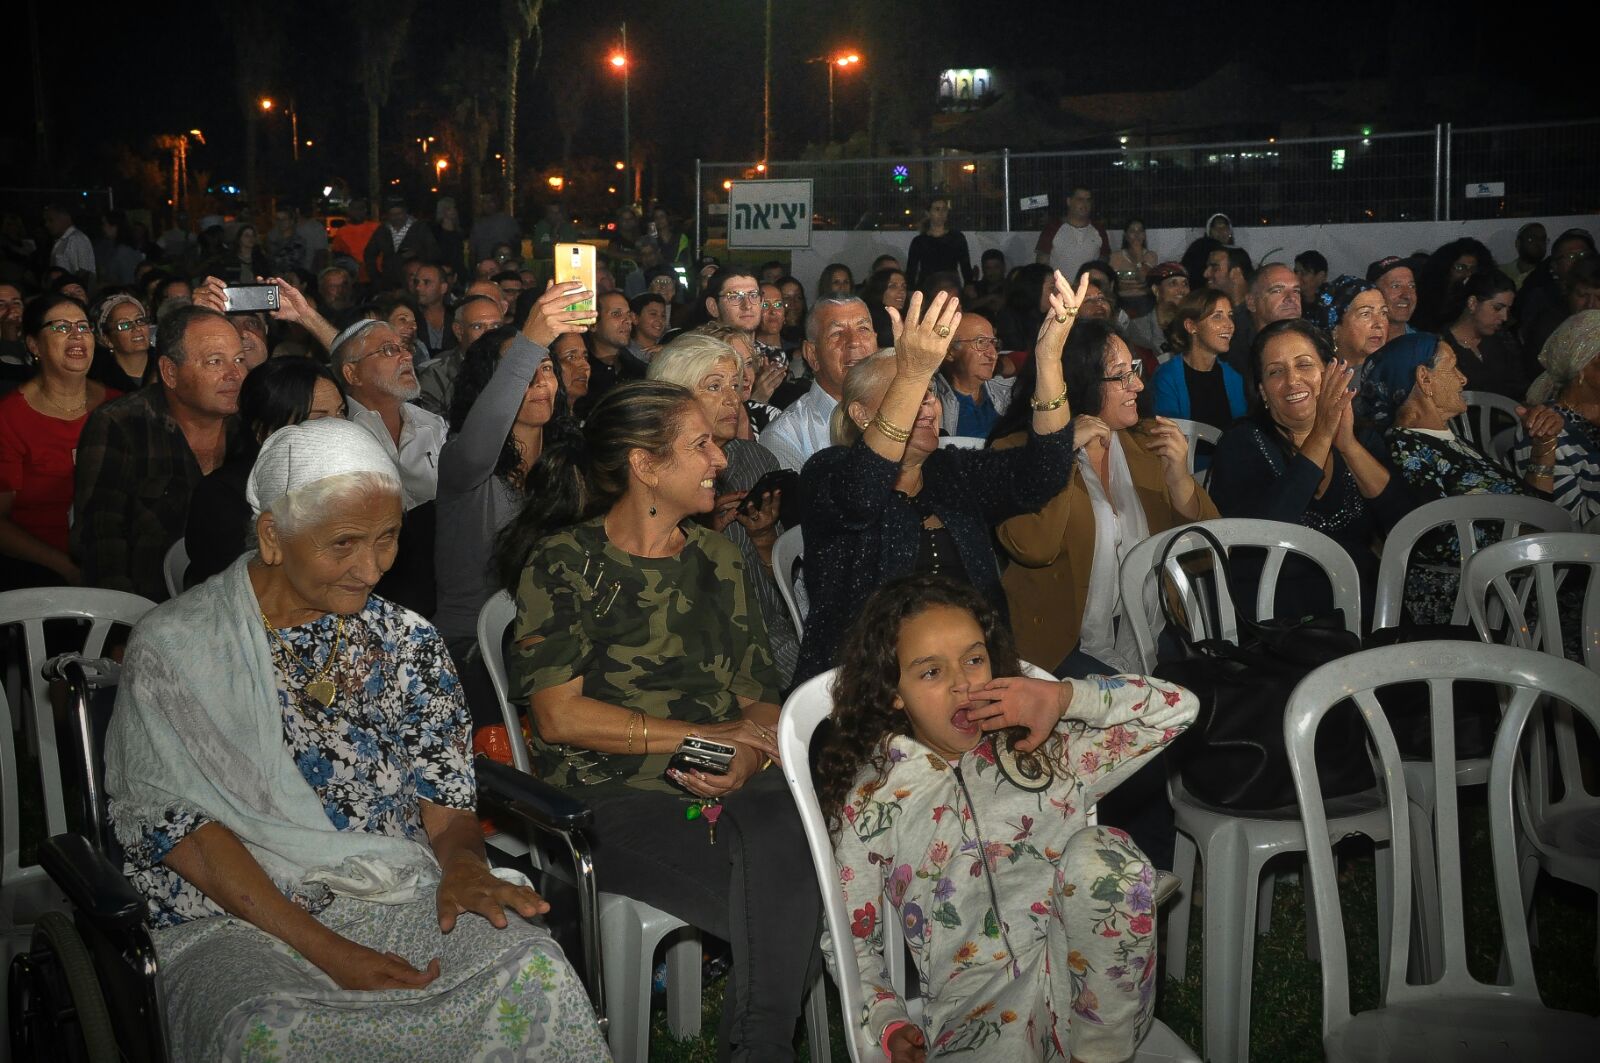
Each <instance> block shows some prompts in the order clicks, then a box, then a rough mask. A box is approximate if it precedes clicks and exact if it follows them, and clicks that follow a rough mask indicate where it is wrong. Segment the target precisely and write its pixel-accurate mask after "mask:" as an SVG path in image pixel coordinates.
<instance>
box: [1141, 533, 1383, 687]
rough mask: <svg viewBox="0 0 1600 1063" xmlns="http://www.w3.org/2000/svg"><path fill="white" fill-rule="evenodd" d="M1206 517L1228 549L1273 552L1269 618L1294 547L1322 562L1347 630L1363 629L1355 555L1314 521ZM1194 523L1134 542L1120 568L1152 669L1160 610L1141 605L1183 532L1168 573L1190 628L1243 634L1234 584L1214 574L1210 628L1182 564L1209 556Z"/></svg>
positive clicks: (1260, 604)
mask: <svg viewBox="0 0 1600 1063" xmlns="http://www.w3.org/2000/svg"><path fill="white" fill-rule="evenodd" d="M1202 524H1203V526H1204V528H1205V530H1206V531H1208V532H1210V533H1211V534H1212V535H1214V536H1216V537H1217V539H1218V541H1220V542H1221V543H1222V545H1223V547H1224V548H1225V549H1226V550H1227V551H1228V552H1229V553H1230V554H1231V553H1232V552H1233V551H1234V550H1235V549H1237V548H1239V547H1247V548H1249V547H1254V548H1257V549H1265V550H1266V551H1267V559H1266V562H1265V563H1264V564H1263V565H1262V567H1261V580H1260V583H1259V584H1258V586H1257V588H1256V603H1255V615H1256V618H1257V619H1259V620H1266V619H1269V618H1271V617H1272V616H1273V615H1274V613H1275V599H1276V597H1277V590H1278V576H1279V574H1280V573H1281V572H1282V571H1283V563H1284V561H1285V560H1286V559H1287V558H1288V556H1289V555H1290V554H1295V555H1297V556H1300V557H1305V558H1308V559H1310V560H1311V561H1314V562H1316V563H1317V565H1319V566H1320V567H1321V568H1322V571H1323V574H1324V575H1325V576H1326V577H1327V579H1328V584H1329V586H1330V587H1332V589H1333V604H1334V607H1335V608H1337V609H1339V610H1341V611H1343V613H1344V623H1345V627H1346V629H1348V630H1349V631H1350V632H1351V633H1352V634H1354V635H1356V636H1358V637H1359V636H1360V634H1361V576H1360V573H1358V572H1357V571H1356V565H1355V562H1354V561H1352V560H1351V559H1350V555H1349V554H1347V553H1345V550H1344V547H1342V546H1340V545H1339V544H1338V543H1336V542H1334V541H1333V540H1332V539H1330V538H1328V537H1327V536H1326V535H1323V534H1322V533H1321V532H1319V531H1316V530H1315V529H1313V528H1307V527H1303V526H1302V525H1299V524H1285V523H1283V522H1281V521H1275V520H1248V519H1245V518H1243V517H1221V518H1218V519H1216V520H1208V521H1204V522H1202ZM1192 527H1194V525H1184V526H1183V527H1181V528H1172V529H1169V530H1167V531H1164V532H1160V533H1158V534H1156V535H1152V536H1150V537H1149V538H1147V539H1144V540H1143V541H1142V542H1139V543H1137V544H1135V545H1134V547H1133V549H1132V550H1130V551H1128V556H1127V557H1125V558H1123V560H1122V567H1121V569H1120V570H1119V572H1118V576H1117V579H1118V584H1119V586H1120V590H1121V592H1122V601H1123V614H1122V615H1123V619H1124V620H1125V621H1126V622H1128V623H1131V624H1132V625H1133V636H1134V641H1136V642H1137V643H1138V645H1139V656H1140V657H1141V658H1142V660H1143V662H1144V670H1145V671H1147V672H1148V671H1150V670H1151V669H1153V668H1155V666H1156V633H1157V630H1158V625H1159V624H1160V623H1161V622H1162V617H1161V613H1160V611H1159V609H1158V610H1157V611H1156V613H1155V614H1154V615H1150V614H1147V613H1146V612H1145V610H1144V608H1143V603H1144V600H1145V597H1144V595H1145V589H1146V587H1147V585H1148V584H1149V583H1150V582H1151V581H1157V586H1156V590H1157V593H1162V592H1163V588H1162V587H1161V584H1160V582H1159V581H1160V577H1161V572H1160V571H1159V570H1158V569H1157V567H1156V565H1157V562H1158V561H1159V559H1160V557H1161V554H1162V551H1164V550H1166V548H1167V544H1168V543H1169V542H1171V541H1172V539H1174V538H1175V537H1177V536H1183V537H1184V539H1183V541H1182V542H1180V543H1178V545H1177V546H1176V547H1174V548H1173V552H1172V554H1171V555H1170V556H1169V557H1168V558H1167V564H1166V573H1167V575H1168V576H1170V577H1171V578H1172V581H1173V584H1174V585H1175V586H1176V587H1177V588H1178V591H1179V594H1180V597H1181V600H1182V602H1183V607H1184V611H1185V614H1186V616H1187V618H1188V620H1189V623H1190V633H1191V634H1192V635H1194V636H1196V637H1205V638H1221V639H1226V640H1227V641H1229V642H1238V641H1239V625H1238V617H1237V613H1236V612H1235V609H1234V604H1233V600H1232V598H1231V597H1230V596H1229V594H1228V589H1227V588H1226V587H1224V586H1222V585H1221V581H1216V586H1215V588H1214V590H1215V593H1216V610H1217V620H1218V629H1217V630H1215V631H1212V630H1210V629H1209V627H1210V624H1209V617H1208V611H1207V609H1206V608H1205V602H1204V600H1203V599H1202V597H1201V595H1200V593H1199V589H1198V588H1197V586H1196V585H1195V583H1194V582H1193V581H1192V580H1191V579H1190V578H1189V575H1188V573H1187V572H1185V570H1184V568H1183V565H1182V560H1183V556H1184V555H1185V554H1189V553H1193V552H1195V551H1199V550H1203V551H1206V552H1207V554H1208V556H1209V553H1210V550H1211V545H1210V544H1209V543H1207V542H1206V541H1205V539H1203V538H1201V537H1200V536H1199V535H1197V534H1194V533H1193V532H1191V531H1190V529H1191V528H1192ZM1129 603H1132V605H1130V604H1129Z"/></svg>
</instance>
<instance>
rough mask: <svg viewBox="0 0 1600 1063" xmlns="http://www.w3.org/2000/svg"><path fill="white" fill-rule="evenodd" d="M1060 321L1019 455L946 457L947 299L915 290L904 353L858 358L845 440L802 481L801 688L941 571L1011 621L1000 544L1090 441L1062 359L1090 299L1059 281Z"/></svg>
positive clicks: (1053, 300) (846, 408)
mask: <svg viewBox="0 0 1600 1063" xmlns="http://www.w3.org/2000/svg"><path fill="white" fill-rule="evenodd" d="M1053 285H1054V289H1053V291H1051V293H1050V295H1049V312H1048V313H1047V314H1046V315H1045V319H1044V323H1043V325H1042V326H1041V328H1040V330H1039V338H1038V341H1037V343H1036V344H1035V349H1034V359H1033V365H1034V395H1035V396H1036V398H1035V399H1034V400H1033V404H1032V408H1033V418H1032V423H1031V424H1030V426H1029V430H1028V436H1027V441H1026V445H1024V446H1021V447H1018V448H1016V449H1014V450H1010V451H1003V452H1002V451H993V450H966V449H956V448H951V449H941V448H940V447H939V423H940V408H939V400H938V398H937V397H936V396H935V394H934V392H933V390H932V387H931V384H932V380H933V376H934V374H935V373H937V372H938V371H939V367H940V366H941V365H942V364H943V363H944V360H945V356H946V354H947V352H948V351H949V348H950V341H951V336H952V335H953V333H954V332H955V329H956V326H957V325H959V324H960V322H961V311H960V308H959V306H958V305H957V303H956V301H955V300H954V299H950V298H949V297H947V296H946V295H944V294H943V293H940V294H938V295H935V296H934V297H933V299H932V301H931V302H929V303H928V304H926V306H925V305H924V303H923V299H922V295H921V293H920V292H918V293H913V294H912V296H911V302H910V305H909V306H908V308H907V310H906V317H905V321H904V322H903V323H902V322H901V320H900V316H899V314H898V313H894V312H893V311H891V316H892V318H893V321H894V331H895V346H894V350H893V351H892V352H891V351H879V352H878V353H877V354H874V355H872V356H871V357H869V358H867V359H865V360H863V361H861V362H859V363H857V364H856V365H855V366H854V367H853V368H852V369H851V370H850V372H849V374H848V375H847V376H846V377H845V382H844V394H843V397H842V398H841V400H840V402H839V405H838V407H837V409H835V411H834V414H833V423H832V425H831V426H830V431H831V435H832V439H833V443H834V445H833V446H832V447H829V448H828V449H827V450H824V451H821V452H819V453H817V454H815V455H813V456H812V458H811V460H810V461H808V462H807V463H806V466H805V469H804V470H803V471H802V473H801V491H802V494H803V498H804V505H805V508H804V512H805V514H806V518H805V529H806V531H805V535H806V570H805V571H806V576H805V580H806V590H807V594H808V597H809V599H810V602H811V613H810V615H809V617H808V618H807V622H806V628H805V635H804V638H803V640H802V642H801V645H800V663H799V666H798V667H797V668H796V670H795V682H797V683H798V682H801V681H803V680H805V679H808V678H810V677H811V676H813V675H816V674H817V673H819V672H822V671H825V670H827V669H828V668H830V667H832V666H833V665H834V663H835V655H836V652H837V648H838V645H839V640H840V639H841V638H842V637H843V635H844V631H845V628H846V627H847V626H848V623H849V620H850V617H851V616H853V615H854V613H855V612H856V610H857V608H858V607H859V605H860V603H861V602H862V601H864V600H865V599H866V598H867V596H868V595H869V594H871V593H872V592H873V591H874V590H876V589H877V588H878V587H879V586H881V585H882V584H883V583H884V582H885V581H887V580H890V579H893V578H894V577H896V576H903V575H907V574H909V573H912V572H942V573H944V574H945V575H948V576H953V577H955V578H957V579H961V580H965V581H967V582H969V583H971V584H972V585H973V587H975V588H976V589H977V590H978V591H979V593H981V594H982V595H983V596H984V598H985V600H987V601H988V602H989V603H990V604H992V605H993V606H994V607H995V608H996V609H999V610H1001V611H1002V612H1004V610H1005V596H1004V594H1003V593H1002V591H1001V588H1000V570H999V566H998V564H997V563H996V560H995V556H994V549H993V547H992V546H991V542H992V536H993V529H994V527H995V526H996V525H998V524H999V523H1000V522H1002V521H1004V520H1007V519H1009V518H1011V517H1014V516H1016V515H1018V514H1022V513H1031V512H1035V511H1037V510H1038V509H1040V508H1041V507H1042V506H1044V505H1045V503H1047V502H1048V501H1049V500H1050V499H1051V498H1053V497H1054V496H1055V495H1057V494H1059V493H1060V492H1061V490H1062V489H1063V488H1065V487H1066V486H1067V480H1068V478H1069V477H1070V476H1071V473H1072V453H1073V450H1074V449H1075V448H1076V446H1077V442H1078V441H1076V440H1075V439H1074V438H1073V436H1074V433H1073V432H1072V431H1070V430H1069V428H1068V425H1069V422H1070V420H1071V417H1072V409H1071V407H1070V406H1069V405H1068V402H1067V387H1066V383H1065V382H1064V380H1063V377H1062V373H1061V351H1062V348H1063V347H1064V346H1065V345H1066V342H1067V336H1068V334H1069V333H1070V332H1071V331H1072V327H1073V323H1074V321H1075V320H1076V318H1077V316H1078V311H1079V307H1080V306H1081V305H1082V303H1083V301H1084V299H1085V298H1086V297H1087V296H1088V294H1089V282H1088V280H1087V279H1080V280H1079V283H1078V288H1077V291H1073V290H1072V288H1071V287H1069V286H1068V284H1067V281H1066V279H1065V278H1064V277H1062V276H1061V274H1060V273H1059V272H1056V273H1055V274H1054V281H1053Z"/></svg>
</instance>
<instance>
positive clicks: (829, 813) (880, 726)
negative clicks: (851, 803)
mask: <svg viewBox="0 0 1600 1063" xmlns="http://www.w3.org/2000/svg"><path fill="white" fill-rule="evenodd" d="M940 605H945V606H950V607H952V608H955V609H962V610H965V611H966V612H968V613H970V614H971V615H972V618H973V619H974V620H976V621H977V622H978V627H979V629H980V630H982V632H983V638H984V642H985V643H986V644H987V645H988V647H989V661H990V671H991V674H993V675H994V676H996V677H999V676H1015V675H1021V674H1022V662H1021V659H1020V658H1018V656H1017V646H1016V643H1015V641H1014V640H1013V639H1012V637H1011V631H1010V629H1009V628H1007V627H1006V625H1005V622H1004V621H1003V620H1001V619H1000V614H999V613H997V612H996V611H995V610H994V609H993V608H992V607H991V606H990V605H989V603H988V602H986V601H985V600H984V599H983V596H982V595H980V594H979V593H978V592H977V591H975V590H974V589H973V588H972V587H971V586H970V585H968V584H966V583H962V582H959V581H957V580H953V579H951V578H950V577H948V576H938V575H931V574H926V573H923V574H917V575H911V576H902V577H900V578H899V579H895V580H890V581H889V582H888V583H885V584H884V585H883V586H882V587H880V588H878V590H877V591H875V592H874V593H873V595H872V597H871V598H869V599H867V604H866V605H865V607H863V608H862V610H861V613H860V615H858V616H857V617H856V620H855V623H854V624H852V625H851V627H850V630H849V632H848V633H847V634H846V635H845V639H844V643H843V645H842V646H841V648H840V651H839V672H838V674H837V675H836V676H835V678H834V681H833V687H832V690H831V693H832V695H833V716H832V721H833V726H832V728H830V729H829V730H828V732H827V734H826V736H825V737H824V738H823V739H822V741H821V744H820V746H819V748H818V750H817V762H816V765H817V766H816V770H815V771H814V772H813V778H814V779H815V781H816V789H817V799H818V801H819V802H820V803H821V805H822V815H823V817H824V819H825V820H826V821H827V824H828V830H829V832H830V833H832V834H833V835H834V836H835V837H837V836H838V834H839V831H840V830H841V829H842V826H843V822H842V813H843V810H844V805H845V801H846V799H847V798H848V797H849V796H850V791H851V790H852V789H853V788H854V787H855V785H856V777H857V776H858V775H859V774H860V773H861V769H862V767H863V766H864V765H871V767H872V769H873V771H874V772H875V773H876V774H877V777H878V778H879V779H882V778H883V776H884V774H885V773H886V772H887V770H888V758H889V742H888V740H889V739H890V738H892V737H893V736H894V735H897V734H905V733H906V731H907V728H908V722H907V717H906V715H905V713H904V712H903V711H902V710H900V709H897V708H895V705H894V699H895V694H896V690H897V688H898V687H899V685H900V657H899V643H900V629H901V627H902V626H903V625H904V624H905V622H906V621H908V620H911V619H913V618H915V617H918V616H920V615H922V613H924V612H926V611H927V610H928V609H930V608H932V607H934V606H940ZM1001 733H1002V734H1004V735H1005V737H1006V740H1007V741H1008V742H1015V741H1017V740H1018V739H1020V738H1024V737H1026V736H1027V733H1028V732H1027V729H1026V728H1021V727H1015V728H1007V729H1006V730H1005V731H1003V732H1001ZM1019 756H1027V754H1019ZM1038 759H1039V760H1040V761H1041V762H1044V763H1043V764H1042V767H1044V768H1045V769H1046V770H1048V758H1044V757H1041V758H1038Z"/></svg>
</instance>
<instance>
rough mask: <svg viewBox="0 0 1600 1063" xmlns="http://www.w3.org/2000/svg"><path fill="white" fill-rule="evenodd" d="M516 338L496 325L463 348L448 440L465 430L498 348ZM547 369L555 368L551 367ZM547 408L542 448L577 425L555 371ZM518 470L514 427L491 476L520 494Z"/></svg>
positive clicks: (496, 361)
mask: <svg viewBox="0 0 1600 1063" xmlns="http://www.w3.org/2000/svg"><path fill="white" fill-rule="evenodd" d="M516 336H517V330H516V329H514V328H512V327H511V326H510V325H500V326H498V327H496V328H492V329H490V330H489V331H487V332H485V333H484V334H483V335H481V336H479V337H478V338H477V339H475V340H473V341H472V344H471V346H469V347H468V348H467V349H466V352H465V354H464V355H463V356H462V359H461V371H460V372H459V373H458V374H456V380H455V390H454V391H453V392H452V393H451V396H450V435H451V436H452V437H455V436H458V435H460V434H461V430H462V429H463V428H464V427H466V423H467V415H468V414H470V413H471V412H472V407H473V406H474V405H475V404H476V403H477V401H478V399H479V397H480V396H482V395H483V393H484V391H486V390H487V389H488V387H489V383H490V381H491V380H493V379H494V374H495V370H496V369H498V368H499V366H500V348H501V347H502V346H504V345H505V344H506V343H508V342H509V341H511V340H512V339H514V338H516ZM551 368H552V369H553V368H555V367H554V366H553V365H552V367H551ZM535 375H537V370H536V371H535ZM551 409H552V413H551V415H550V423H549V424H547V425H545V430H544V441H545V445H546V447H548V446H549V444H550V443H552V442H554V441H555V440H556V439H560V438H563V437H565V436H566V435H567V434H569V433H574V432H576V431H577V430H578V425H577V422H576V421H574V420H573V419H572V415H571V414H570V413H568V412H567V410H568V406H567V389H566V387H565V386H564V385H563V384H562V383H561V374H560V373H559V372H557V373H556V394H555V399H554V402H553V404H552V407H551ZM521 467H522V447H521V446H520V445H519V444H518V443H517V439H516V426H515V425H513V426H512V427H511V429H510V430H509V431H507V432H506V438H505V442H504V443H502V444H501V445H500V456H499V458H497V459H496V460H495V464H494V475H495V476H498V477H500V478H501V479H502V480H504V481H505V482H506V484H507V485H508V486H510V487H512V488H513V489H515V490H518V491H520V490H521V489H522V486H523V485H522V483H521V477H520V476H519V475H518V472H517V470H518V469H520V468H521Z"/></svg>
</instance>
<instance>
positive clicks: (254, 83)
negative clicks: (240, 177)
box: [224, 0, 285, 200]
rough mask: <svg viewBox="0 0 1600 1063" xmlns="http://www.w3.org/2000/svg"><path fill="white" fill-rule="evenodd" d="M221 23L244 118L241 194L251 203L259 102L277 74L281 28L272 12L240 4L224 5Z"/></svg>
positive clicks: (257, 193) (254, 189) (257, 192)
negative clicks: (224, 25) (224, 26)
mask: <svg viewBox="0 0 1600 1063" xmlns="http://www.w3.org/2000/svg"><path fill="white" fill-rule="evenodd" d="M224 21H225V22H226V23H227V24H228V29H229V32H230V33H231V34H232V36H233V54H234V61H235V63H236V64H237V69H238V72H239V73H238V78H237V80H236V81H235V86H236V88H237V90H238V103H239V109H240V111H241V112H242V113H243V114H244V187H245V193H246V195H248V196H249V197H250V198H251V199H252V200H254V199H256V198H257V197H259V196H260V195H261V188H260V187H259V186H258V184H257V177H258V176H259V173H258V170H259V166H260V163H259V156H258V153H257V144H256V141H257V128H258V127H259V126H260V124H261V114H262V111H261V100H262V98H263V97H264V96H266V95H267V94H268V93H269V91H270V89H271V87H272V77H273V75H274V73H275V72H276V71H277V70H278V60H279V58H280V56H281V54H282V52H283V46H284V40H285V35H284V26H283V21H282V19H281V18H280V17H279V16H278V14H277V13H276V12H275V11H274V10H273V9H272V8H270V7H267V6H265V5H262V4H255V3H246V2H243V0H235V2H233V3H230V4H229V5H228V11H227V17H226V18H225V19H224Z"/></svg>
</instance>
